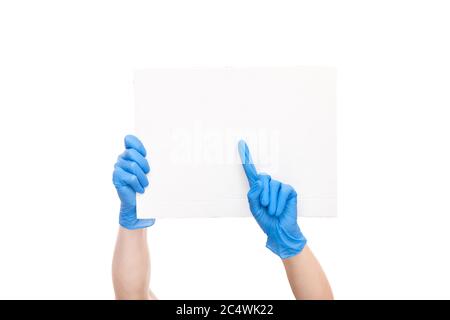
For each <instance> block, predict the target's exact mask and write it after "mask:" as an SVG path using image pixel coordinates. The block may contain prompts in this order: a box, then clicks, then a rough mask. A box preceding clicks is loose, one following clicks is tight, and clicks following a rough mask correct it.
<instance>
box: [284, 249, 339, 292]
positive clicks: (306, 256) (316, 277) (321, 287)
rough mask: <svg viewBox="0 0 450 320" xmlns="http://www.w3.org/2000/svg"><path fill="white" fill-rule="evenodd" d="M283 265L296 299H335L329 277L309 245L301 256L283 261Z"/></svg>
mask: <svg viewBox="0 0 450 320" xmlns="http://www.w3.org/2000/svg"><path fill="white" fill-rule="evenodd" d="M283 264H284V268H285V269H286V274H287V277H288V279H289V283H290V285H291V288H292V292H293V293H294V296H295V298H296V299H298V300H316V299H317V300H331V299H333V293H332V292H331V287H330V284H329V283H328V280H327V277H326V275H325V273H324V272H323V270H322V267H321V266H320V264H319V261H317V259H316V258H315V257H314V255H313V253H312V251H311V249H309V247H308V245H306V246H305V247H304V248H303V250H302V251H301V252H300V253H299V254H297V255H295V256H293V257H291V258H288V259H283Z"/></svg>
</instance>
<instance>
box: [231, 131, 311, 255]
mask: <svg viewBox="0 0 450 320" xmlns="http://www.w3.org/2000/svg"><path fill="white" fill-rule="evenodd" d="M238 149H239V155H240V157H241V161H242V166H243V168H244V171H245V175H246V176H247V179H248V183H249V185H250V190H249V192H248V194H247V197H248V202H249V205H250V211H251V212H252V214H253V216H254V217H255V219H256V221H257V222H258V224H259V226H260V227H261V229H262V230H263V231H264V233H265V234H266V235H267V243H266V247H267V248H269V249H270V250H271V251H272V252H274V253H275V254H276V255H278V256H279V257H280V258H282V259H286V258H289V257H292V256H295V255H297V254H298V253H300V252H301V251H302V250H303V248H304V247H305V245H306V238H305V237H304V236H303V234H302V232H301V231H300V228H299V226H298V224H297V193H296V192H295V190H294V188H292V187H291V186H290V185H287V184H284V183H281V182H279V181H277V180H274V179H272V178H271V177H270V176H269V175H267V174H258V173H257V171H256V168H255V165H254V164H253V160H252V158H251V155H250V150H249V149H248V146H247V144H246V143H245V141H242V140H241V141H239V145H238Z"/></svg>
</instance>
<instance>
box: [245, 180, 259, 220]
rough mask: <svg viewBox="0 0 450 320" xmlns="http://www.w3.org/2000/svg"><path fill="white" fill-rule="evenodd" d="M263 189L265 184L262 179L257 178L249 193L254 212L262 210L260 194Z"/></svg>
mask: <svg viewBox="0 0 450 320" xmlns="http://www.w3.org/2000/svg"><path fill="white" fill-rule="evenodd" d="M262 190H263V184H262V182H261V181H259V180H257V181H256V183H254V184H253V185H252V187H251V188H250V190H249V191H248V193H247V198H248V203H249V205H250V211H251V212H252V213H253V214H257V213H258V212H259V211H260V210H261V203H260V200H259V198H260V195H261V192H262Z"/></svg>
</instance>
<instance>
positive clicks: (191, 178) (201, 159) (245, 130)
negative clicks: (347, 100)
mask: <svg viewBox="0 0 450 320" xmlns="http://www.w3.org/2000/svg"><path fill="white" fill-rule="evenodd" d="M134 85H135V102H136V108H135V129H136V135H137V136H138V137H139V138H140V139H141V140H142V141H143V143H144V145H145V146H146V148H147V151H148V156H147V157H148V160H149V163H150V167H151V172H150V174H149V181H150V186H149V187H148V188H147V190H146V192H145V193H144V194H143V195H140V196H138V199H137V213H138V217H140V218H148V217H155V218H164V217H180V218H181V217H235V216H249V215H250V211H249V209H248V204H247V198H246V195H247V191H248V183H247V180H246V177H245V174H244V172H243V170H242V166H241V164H240V160H239V154H238V151H237V142H238V141H239V140H240V139H244V140H246V141H247V143H248V145H249V148H250V151H251V153H252V156H253V160H254V162H255V165H256V167H257V169H258V170H259V171H263V172H266V173H268V174H270V175H271V176H272V177H273V178H275V179H278V180H280V181H282V182H285V183H289V184H291V185H292V186H294V187H295V189H296V190H297V192H298V194H299V215H300V216H308V217H332V216H336V213H337V212H336V211H337V209H336V73H335V69H333V68H321V67H320V68H319V67H295V68H243V69H235V68H217V69H148V70H140V71H137V72H136V73H135V83H134Z"/></svg>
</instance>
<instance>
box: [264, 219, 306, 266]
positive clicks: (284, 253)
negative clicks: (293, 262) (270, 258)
mask: <svg viewBox="0 0 450 320" xmlns="http://www.w3.org/2000/svg"><path fill="white" fill-rule="evenodd" d="M277 231H278V232H276V233H275V234H274V235H272V236H268V237H267V242H266V247H267V248H268V249H269V250H270V251H272V252H273V253H275V254H276V255H277V256H279V257H280V258H281V259H287V258H290V257H293V256H295V255H297V254H299V253H300V252H301V251H302V250H303V248H304V247H305V245H306V243H307V240H306V238H305V237H304V236H303V234H302V233H301V231H300V228H298V226H297V228H296V232H295V233H294V234H288V233H286V231H285V230H283V229H281V228H280V229H279V230H277Z"/></svg>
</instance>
